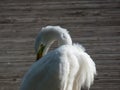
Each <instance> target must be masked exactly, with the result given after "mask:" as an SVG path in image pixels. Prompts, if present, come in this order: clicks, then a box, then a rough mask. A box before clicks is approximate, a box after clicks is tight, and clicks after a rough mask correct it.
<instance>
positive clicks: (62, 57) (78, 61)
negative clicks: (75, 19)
mask: <svg viewBox="0 0 120 90" xmlns="http://www.w3.org/2000/svg"><path fill="white" fill-rule="evenodd" d="M54 40H58V41H60V43H61V46H59V47H58V48H57V49H55V50H52V51H50V52H48V53H46V54H44V56H43V57H42V58H41V59H39V60H38V61H37V62H35V63H33V65H32V66H31V67H30V69H29V70H28V72H27V73H26V74H25V76H24V78H23V81H22V83H21V87H20V90H80V89H81V87H84V86H86V87H87V88H88V89H89V88H90V85H91V84H92V83H93V81H94V75H95V74H96V67H95V63H94V62H93V60H92V59H91V57H90V56H89V55H88V54H87V53H86V52H85V48H84V47H83V46H82V45H80V44H73V45H72V40H71V37H70V35H69V33H68V32H67V30H66V29H63V28H61V27H59V26H47V27H44V28H42V31H41V32H40V33H39V34H38V36H37V39H36V43H35V50H36V53H37V52H38V51H39V50H38V49H39V45H40V44H41V43H42V44H44V45H46V48H47V49H46V50H48V49H49V46H50V45H51V42H53V41H54ZM46 52H47V51H46Z"/></svg>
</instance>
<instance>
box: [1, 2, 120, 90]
mask: <svg viewBox="0 0 120 90" xmlns="http://www.w3.org/2000/svg"><path fill="white" fill-rule="evenodd" d="M46 25H60V26H62V27H64V28H67V29H68V30H69V31H70V34H71V36H72V38H73V41H74V42H78V43H81V44H82V45H83V46H85V48H86V51H87V52H88V53H89V54H90V55H91V57H92V58H93V60H94V61H95V63H96V66H97V71H98V75H97V76H96V78H95V82H94V85H93V86H92V87H91V90H120V85H119V84H120V1H119V0H74V1H73V0H61V1H58V0H51V1H49V0H33V1H29V0H14V1H13V0H1V1H0V90H18V89H19V86H20V82H21V79H22V77H23V75H24V74H25V72H26V71H27V70H28V69H29V67H30V66H31V65H32V63H34V61H35V58H36V55H35V51H34V41H35V37H36V35H37V33H38V32H39V31H40V28H41V27H43V26H46ZM51 48H52V49H55V48H57V43H55V44H54V45H53V46H52V47H51ZM83 90H87V89H83Z"/></svg>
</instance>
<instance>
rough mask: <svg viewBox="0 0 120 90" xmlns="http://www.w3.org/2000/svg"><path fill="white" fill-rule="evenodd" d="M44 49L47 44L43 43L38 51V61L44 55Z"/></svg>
mask: <svg viewBox="0 0 120 90" xmlns="http://www.w3.org/2000/svg"><path fill="white" fill-rule="evenodd" d="M44 49H45V45H43V44H41V45H40V48H39V51H38V53H37V57H36V61H37V60H39V59H40V58H41V57H42V56H43V51H44Z"/></svg>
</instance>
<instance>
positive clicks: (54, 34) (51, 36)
mask: <svg viewBox="0 0 120 90" xmlns="http://www.w3.org/2000/svg"><path fill="white" fill-rule="evenodd" d="M43 39H44V41H45V42H46V48H45V50H44V51H43V55H45V54H46V53H47V52H48V50H49V48H50V46H51V45H52V44H53V43H54V42H55V41H58V43H59V44H58V46H61V45H67V44H69V45H72V40H71V37H70V35H69V33H68V32H67V30H66V29H63V28H60V27H56V28H52V29H50V30H48V31H46V32H45V33H44V34H43Z"/></svg>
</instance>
